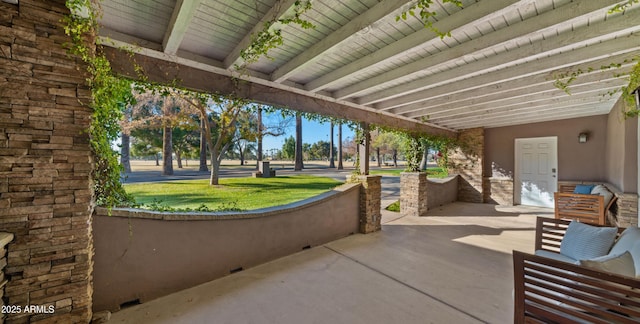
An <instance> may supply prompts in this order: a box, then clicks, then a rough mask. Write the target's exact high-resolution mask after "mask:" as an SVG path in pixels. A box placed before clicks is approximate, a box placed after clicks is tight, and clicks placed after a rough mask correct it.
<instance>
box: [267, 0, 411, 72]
mask: <svg viewBox="0 0 640 324" xmlns="http://www.w3.org/2000/svg"><path fill="white" fill-rule="evenodd" d="M408 2H410V1H409V0H395V1H382V2H379V3H378V4H377V5H375V6H373V7H371V9H369V10H367V11H365V12H364V13H362V14H360V15H359V16H357V17H356V18H355V19H352V20H350V21H349V22H348V23H346V24H345V25H343V26H342V27H340V28H338V29H337V30H335V31H334V32H332V33H331V34H329V35H328V36H327V37H325V38H323V39H322V40H320V41H319V42H317V43H315V44H313V45H312V46H311V47H309V48H307V49H306V50H305V51H304V52H302V53H300V54H298V55H297V56H296V57H294V58H293V59H291V60H289V61H288V62H286V63H284V64H283V65H282V66H280V67H279V68H277V69H276V70H275V71H273V73H271V80H272V81H274V82H282V81H284V80H285V79H287V78H288V77H290V76H291V75H292V74H293V73H295V72H296V71H297V70H299V69H302V68H304V67H305V66H308V65H309V64H312V63H313V62H314V61H315V60H316V59H317V58H318V57H319V56H320V55H322V54H323V53H325V52H327V51H329V50H331V49H332V48H334V47H335V46H337V45H338V44H340V43H342V42H344V41H345V40H347V39H348V38H349V37H351V36H352V35H353V34H355V33H357V32H359V31H361V30H362V29H364V28H367V27H368V26H369V25H371V24H373V23H375V22H376V21H378V20H380V19H382V18H384V17H386V16H388V15H392V14H396V15H399V14H400V13H401V10H402V8H403V7H408V6H407V5H406V4H407V3H408Z"/></svg>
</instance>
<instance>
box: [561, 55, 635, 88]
mask: <svg viewBox="0 0 640 324" xmlns="http://www.w3.org/2000/svg"><path fill="white" fill-rule="evenodd" d="M631 61H633V60H624V61H623V62H622V63H617V62H615V63H611V64H608V65H602V66H600V71H606V70H611V69H619V68H621V67H622V66H623V64H627V63H629V62H631ZM595 70H596V68H593V67H588V68H587V69H586V70H583V69H578V70H576V71H569V72H565V73H561V74H558V75H557V76H556V80H555V81H554V82H553V85H554V86H555V87H556V88H558V89H560V90H562V91H564V92H565V93H566V94H568V95H571V90H570V89H569V86H570V85H571V84H572V83H573V82H574V81H575V80H577V79H578V77H579V76H581V75H583V74H585V73H591V72H593V71H595ZM616 77H621V75H616Z"/></svg>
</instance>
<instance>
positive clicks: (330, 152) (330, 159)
mask: <svg viewBox="0 0 640 324" xmlns="http://www.w3.org/2000/svg"><path fill="white" fill-rule="evenodd" d="M329 137H330V139H329V167H330V168H335V167H336V164H335V162H334V160H335V157H334V156H333V122H331V131H329Z"/></svg>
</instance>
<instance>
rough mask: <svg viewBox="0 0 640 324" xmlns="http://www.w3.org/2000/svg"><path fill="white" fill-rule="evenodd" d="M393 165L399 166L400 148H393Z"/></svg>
mask: <svg viewBox="0 0 640 324" xmlns="http://www.w3.org/2000/svg"><path fill="white" fill-rule="evenodd" d="M393 166H394V167H396V168H397V167H398V150H393Z"/></svg>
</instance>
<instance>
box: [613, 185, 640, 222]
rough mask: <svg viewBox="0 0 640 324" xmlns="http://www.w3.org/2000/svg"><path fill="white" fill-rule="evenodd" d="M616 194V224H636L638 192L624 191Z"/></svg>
mask: <svg viewBox="0 0 640 324" xmlns="http://www.w3.org/2000/svg"><path fill="white" fill-rule="evenodd" d="M617 196H618V201H617V204H618V211H617V215H616V220H617V222H616V225H617V226H619V227H632V226H638V194H636V193H628V192H625V193H623V194H617Z"/></svg>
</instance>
